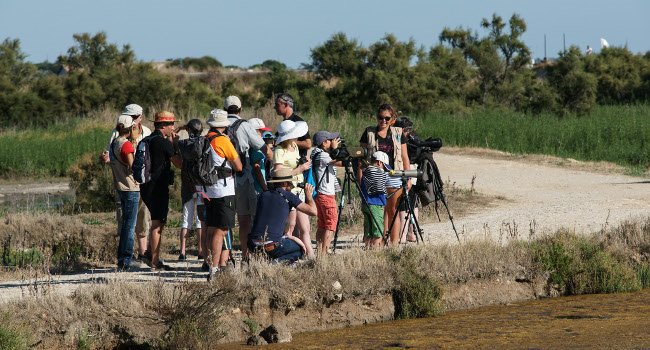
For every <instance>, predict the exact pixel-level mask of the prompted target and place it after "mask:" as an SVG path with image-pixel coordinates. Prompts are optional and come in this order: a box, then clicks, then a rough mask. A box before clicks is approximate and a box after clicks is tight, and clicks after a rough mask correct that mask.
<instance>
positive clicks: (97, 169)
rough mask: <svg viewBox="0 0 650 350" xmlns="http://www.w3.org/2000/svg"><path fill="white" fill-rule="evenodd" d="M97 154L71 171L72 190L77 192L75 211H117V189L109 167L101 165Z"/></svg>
mask: <svg viewBox="0 0 650 350" xmlns="http://www.w3.org/2000/svg"><path fill="white" fill-rule="evenodd" d="M98 155H99V152H97V153H94V154H93V153H88V154H86V155H84V156H83V157H82V158H81V159H79V160H78V161H77V163H75V164H74V165H73V166H72V167H70V170H69V171H68V176H69V177H70V188H71V189H72V190H73V191H74V192H75V205H74V211H82V212H88V211H112V210H115V189H114V187H113V175H112V173H111V169H110V167H109V166H107V165H105V164H101V163H100V162H99V160H98V159H97V156H98Z"/></svg>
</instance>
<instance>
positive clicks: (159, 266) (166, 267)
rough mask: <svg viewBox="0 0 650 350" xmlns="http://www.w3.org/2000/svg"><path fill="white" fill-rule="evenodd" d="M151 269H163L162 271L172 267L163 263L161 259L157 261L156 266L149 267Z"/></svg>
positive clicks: (172, 269)
mask: <svg viewBox="0 0 650 350" xmlns="http://www.w3.org/2000/svg"><path fill="white" fill-rule="evenodd" d="M151 270H152V271H156V270H164V271H174V268H173V267H171V266H169V265H167V264H165V263H164V262H163V261H162V260H160V261H158V264H157V265H156V267H152V268H151Z"/></svg>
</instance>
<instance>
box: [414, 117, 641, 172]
mask: <svg viewBox="0 0 650 350" xmlns="http://www.w3.org/2000/svg"><path fill="white" fill-rule="evenodd" d="M415 120H416V123H417V125H418V128H417V129H418V131H419V132H420V134H421V135H427V136H436V137H442V138H443V139H444V141H445V143H446V144H447V145H453V146H461V147H463V146H471V147H482V148H491V149H497V150H501V151H506V152H510V153H516V154H546V155H553V156H558V157H563V158H574V159H577V160H583V161H608V162H612V163H616V164H619V165H622V166H625V167H628V168H630V169H631V170H633V171H634V172H637V173H638V172H643V171H645V170H646V169H647V168H648V167H649V166H650V105H647V104H646V105H629V106H599V107H597V108H595V109H594V111H593V112H592V113H591V115H588V116H582V117H577V116H567V117H557V116H555V115H549V114H543V115H539V116H527V115H524V114H521V113H515V112H511V111H497V110H485V111H476V112H473V113H471V114H469V115H466V116H462V117H460V116H449V115H428V116H424V117H420V118H415Z"/></svg>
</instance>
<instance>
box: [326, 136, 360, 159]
mask: <svg viewBox="0 0 650 350" xmlns="http://www.w3.org/2000/svg"><path fill="white" fill-rule="evenodd" d="M329 153H330V156H331V157H332V159H334V160H341V161H343V160H348V159H350V158H365V157H366V149H365V148H362V147H350V148H348V146H347V145H346V144H345V139H343V138H341V139H340V142H339V146H338V147H337V148H335V149H333V150H330V152H329Z"/></svg>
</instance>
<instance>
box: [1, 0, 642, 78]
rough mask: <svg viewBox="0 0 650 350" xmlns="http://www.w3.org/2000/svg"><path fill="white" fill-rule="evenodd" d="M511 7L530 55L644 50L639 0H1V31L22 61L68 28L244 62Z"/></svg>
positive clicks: (419, 34)
mask: <svg viewBox="0 0 650 350" xmlns="http://www.w3.org/2000/svg"><path fill="white" fill-rule="evenodd" d="M493 13H496V14H498V15H500V16H501V17H503V18H504V19H508V18H510V16H511V15H512V14H513V13H517V14H519V15H520V16H522V17H523V19H524V20H525V21H526V23H527V25H528V29H527V31H526V33H525V34H524V35H523V39H524V41H525V43H526V44H527V45H528V47H529V48H530V49H531V51H532V55H533V58H542V57H544V36H546V52H547V53H546V55H547V56H548V57H556V56H557V53H558V52H559V51H561V50H562V48H563V35H564V37H565V38H566V46H567V47H569V46H570V45H577V46H578V47H580V48H581V49H582V50H584V49H586V47H587V45H590V46H591V47H592V48H594V51H595V52H598V51H599V49H600V38H605V39H606V40H607V41H608V42H609V44H610V45H611V46H626V45H627V47H628V48H629V49H630V50H631V51H632V52H635V53H639V52H643V53H644V52H646V51H650V19H649V18H650V1H648V0H617V1H603V0H591V1H585V0H537V1H529V0H493V1H490V0H453V1H437V0H429V1H424V0H422V1H415V0H327V1H308V0H287V1H283V0H276V1H266V0H237V1H220V0H184V1H171V0H103V1H99V0H95V1H92V0H57V1H52V0H0V40H4V39H5V38H11V39H20V42H21V48H22V51H23V52H24V53H25V54H26V55H27V60H28V61H30V62H42V61H45V60H49V61H50V62H52V61H55V60H56V58H57V57H58V56H59V55H62V54H65V53H66V51H67V50H68V48H70V47H71V46H73V45H74V40H73V38H72V36H73V34H75V33H84V32H87V33H93V34H94V33H97V32H99V31H104V32H106V34H107V36H108V41H109V42H110V43H114V44H117V45H119V46H120V47H121V46H122V45H125V44H130V45H131V48H132V49H133V51H134V52H135V54H136V57H137V58H138V59H139V60H143V61H163V60H165V59H169V58H180V57H201V56H204V55H209V56H213V57H215V58H217V59H218V60H219V61H221V62H222V63H223V64H224V65H236V66H240V67H248V66H251V65H253V64H257V63H261V62H263V61H265V60H267V59H274V60H278V61H280V62H283V63H285V64H287V65H288V66H290V67H293V68H298V67H300V65H301V64H302V63H308V62H310V57H309V54H310V49H312V48H314V47H316V46H318V45H321V44H323V43H324V42H325V41H326V40H327V39H329V38H330V37H331V36H332V35H333V34H334V33H337V32H344V33H346V34H347V36H348V38H351V39H356V40H357V41H358V42H359V43H360V44H362V45H363V46H369V45H371V44H373V43H375V42H377V41H379V40H381V39H382V38H383V37H384V36H385V35H386V34H394V35H395V36H396V37H397V38H398V39H399V40H402V41H406V40H409V39H413V40H415V42H416V43H417V44H418V46H423V47H425V48H429V47H431V46H434V45H436V44H438V42H439V39H438V36H439V34H440V32H441V31H442V30H443V28H445V27H449V28H457V27H465V28H470V29H473V30H476V31H478V33H479V35H481V36H482V35H484V34H485V32H484V31H482V30H481V28H480V22H481V19H482V18H490V17H491V16H492V14H493Z"/></svg>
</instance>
